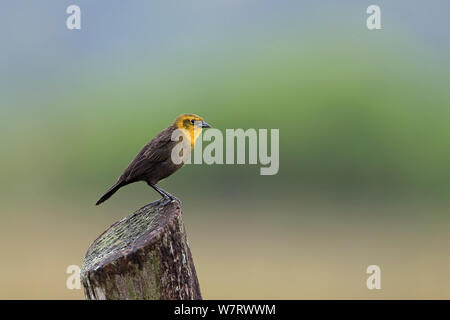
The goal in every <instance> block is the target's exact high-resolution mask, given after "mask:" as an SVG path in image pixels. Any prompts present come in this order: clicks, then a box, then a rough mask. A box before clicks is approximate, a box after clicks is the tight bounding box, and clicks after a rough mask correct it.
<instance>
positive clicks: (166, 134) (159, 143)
mask: <svg viewBox="0 0 450 320" xmlns="http://www.w3.org/2000/svg"><path fill="white" fill-rule="evenodd" d="M172 131H173V130H171V128H170V127H169V128H167V129H165V130H163V131H161V132H160V133H159V134H158V135H157V136H156V137H154V138H153V139H152V140H151V141H150V142H149V143H147V144H146V145H145V146H144V147H143V148H142V150H141V151H140V152H139V153H138V154H137V156H136V157H135V158H134V159H133V161H132V162H131V163H130V164H129V166H128V167H127V169H125V171H124V173H123V174H122V176H121V177H120V179H121V180H124V181H133V180H137V179H139V178H140V177H142V176H145V175H146V174H147V173H148V172H150V171H152V170H153V169H154V167H155V165H157V164H159V163H161V162H164V161H167V160H168V159H169V158H170V157H171V155H172V148H173V146H174V145H175V144H176V143H177V142H176V141H172V139H171V136H172Z"/></svg>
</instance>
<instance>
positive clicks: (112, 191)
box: [95, 181, 127, 206]
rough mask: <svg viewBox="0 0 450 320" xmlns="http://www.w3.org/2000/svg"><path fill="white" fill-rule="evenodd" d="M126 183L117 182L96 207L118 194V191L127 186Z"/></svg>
mask: <svg viewBox="0 0 450 320" xmlns="http://www.w3.org/2000/svg"><path fill="white" fill-rule="evenodd" d="M126 184H127V183H126V182H123V181H117V182H116V183H115V184H114V185H113V186H112V187H111V188H109V190H108V191H106V193H105V194H104V195H103V196H102V197H101V198H100V199H98V201H97V202H96V203H95V205H96V206H98V205H99V204H100V203H102V202H104V201H106V200H108V199H109V198H110V197H111V196H112V195H113V194H114V193H116V191H117V190H119V189H120V188H121V187H123V186H124V185H126Z"/></svg>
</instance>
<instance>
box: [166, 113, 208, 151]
mask: <svg viewBox="0 0 450 320" xmlns="http://www.w3.org/2000/svg"><path fill="white" fill-rule="evenodd" d="M174 125H175V127H176V128H177V129H180V130H182V131H183V134H184V136H185V137H186V138H188V139H189V140H190V142H191V147H192V148H193V147H194V143H195V140H197V138H198V136H199V135H200V133H201V132H202V129H203V128H211V126H210V125H209V124H207V123H206V122H205V121H204V120H203V118H202V117H200V116H198V115H196V114H192V113H184V114H182V115H179V116H178V117H177V118H176V119H175V122H174Z"/></svg>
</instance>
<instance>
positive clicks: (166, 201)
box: [159, 195, 181, 206]
mask: <svg viewBox="0 0 450 320" xmlns="http://www.w3.org/2000/svg"><path fill="white" fill-rule="evenodd" d="M159 201H160V202H161V205H163V206H165V205H168V204H169V203H171V202H173V201H176V202H178V203H179V204H180V206H181V200H180V199H178V198H177V197H174V196H172V195H171V196H170V197H169V196H164V197H162V198H161V200H159Z"/></svg>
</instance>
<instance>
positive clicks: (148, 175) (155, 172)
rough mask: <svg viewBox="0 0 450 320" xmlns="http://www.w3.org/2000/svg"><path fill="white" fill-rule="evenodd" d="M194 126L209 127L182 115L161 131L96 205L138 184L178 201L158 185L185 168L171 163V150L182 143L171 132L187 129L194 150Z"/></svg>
mask: <svg viewBox="0 0 450 320" xmlns="http://www.w3.org/2000/svg"><path fill="white" fill-rule="evenodd" d="M194 126H197V129H200V130H201V128H209V127H210V126H209V125H208V124H207V123H206V122H204V121H203V119H202V118H201V117H199V116H197V115H194V114H183V115H180V116H179V117H178V118H177V119H176V120H175V122H174V123H173V124H172V125H171V126H169V127H168V128H166V129H164V130H163V131H161V132H160V133H159V134H158V135H156V137H154V138H153V139H152V140H151V141H150V142H149V143H147V144H146V145H145V146H144V147H143V148H142V150H141V151H140V152H139V153H138V154H137V156H136V157H135V158H134V159H133V161H131V163H130V164H129V165H128V167H127V168H126V169H125V171H124V172H123V173H122V175H121V176H120V177H119V179H117V182H116V183H115V184H114V185H113V186H112V187H111V188H110V189H109V190H108V191H107V192H106V193H105V194H104V195H103V196H102V197H101V198H100V199H99V200H98V201H97V203H96V205H99V204H101V203H102V202H104V201H106V200H108V199H109V198H110V197H111V196H112V195H113V194H114V193H115V192H116V191H117V190H119V189H120V188H122V187H123V186H126V185H128V184H130V183H133V182H137V181H145V182H147V184H148V185H149V186H151V187H152V188H153V189H155V190H156V191H157V192H158V193H159V194H160V195H161V196H162V197H163V198H167V199H171V200H178V199H177V198H176V197H174V196H173V195H171V194H170V193H168V192H167V191H164V190H163V189H161V188H160V187H159V186H157V185H156V184H157V183H158V182H159V181H160V180H162V179H164V178H167V177H168V176H170V175H171V174H173V173H174V172H175V171H177V170H178V169H180V168H181V167H182V166H183V163H181V164H174V163H173V162H172V159H171V155H172V149H173V147H174V146H175V145H176V144H177V143H180V142H179V141H172V133H173V132H174V130H176V129H184V131H185V132H187V133H189V139H190V140H191V146H192V147H193V146H194V142H195V138H194V136H193V132H194ZM191 133H192V134H191ZM178 201H179V200H178Z"/></svg>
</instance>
